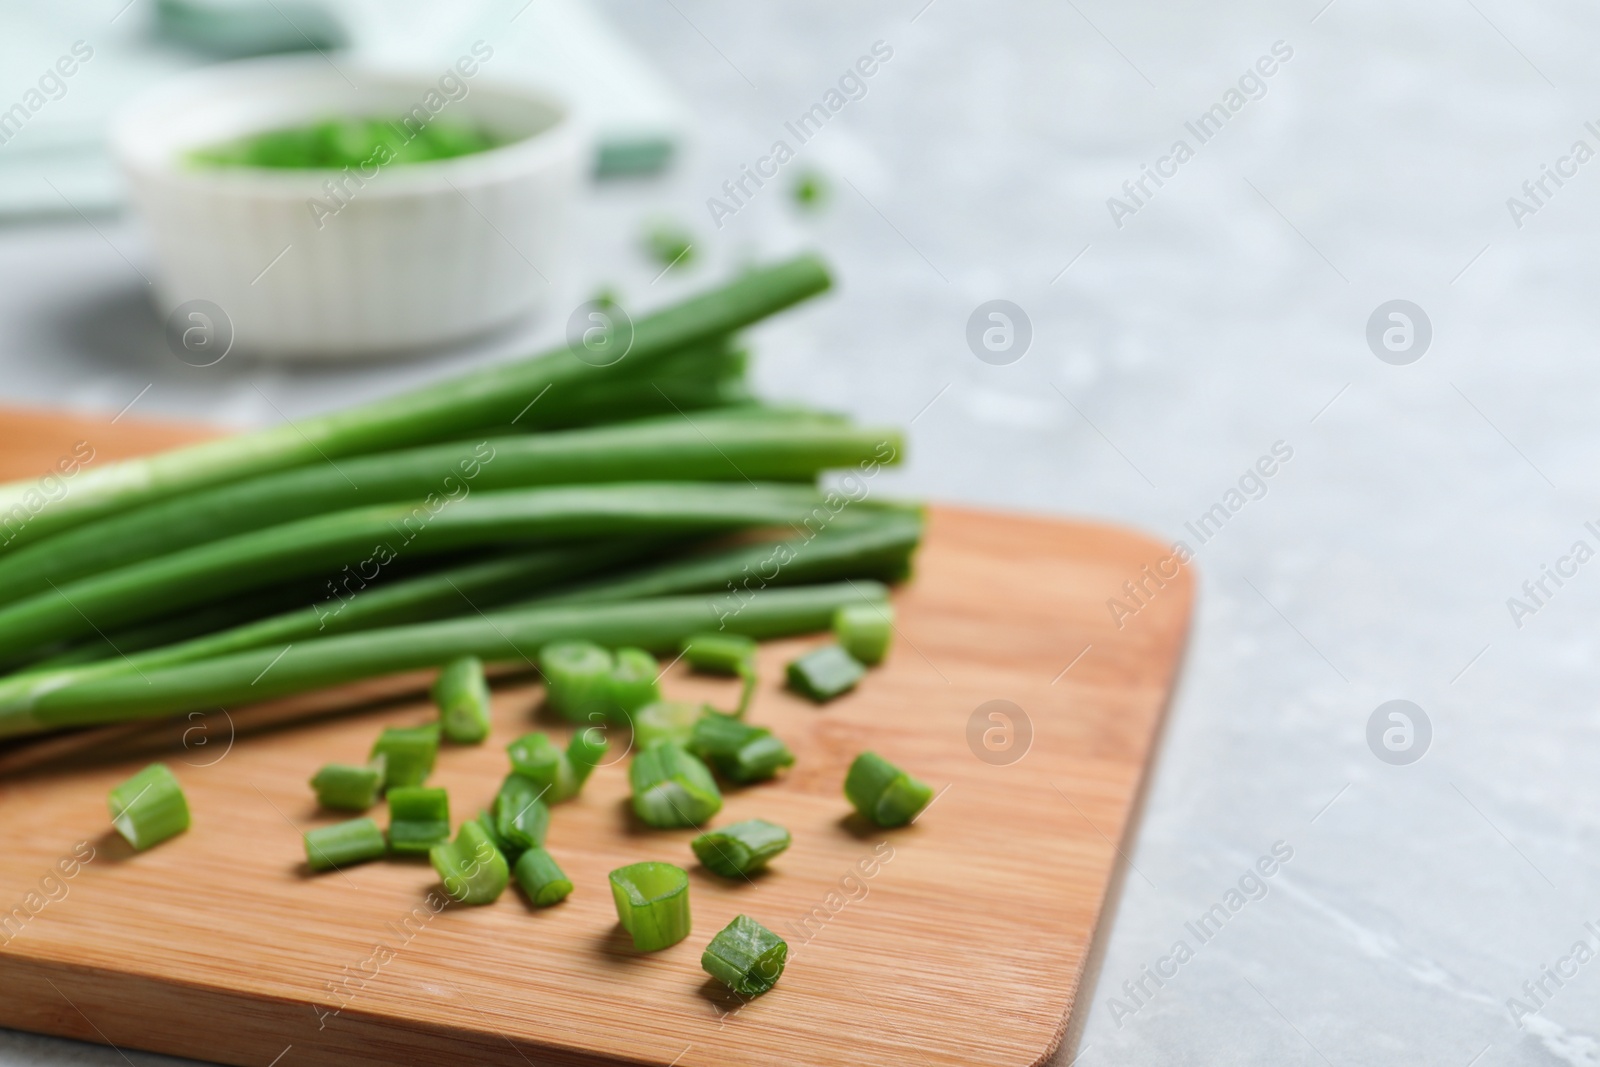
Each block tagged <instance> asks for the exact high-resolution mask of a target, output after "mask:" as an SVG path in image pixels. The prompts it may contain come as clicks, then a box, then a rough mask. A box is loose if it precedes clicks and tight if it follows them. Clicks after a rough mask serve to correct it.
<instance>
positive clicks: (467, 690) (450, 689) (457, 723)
mask: <svg viewBox="0 0 1600 1067" xmlns="http://www.w3.org/2000/svg"><path fill="white" fill-rule="evenodd" d="M433 702H434V703H435V704H437V705H438V707H439V725H440V727H441V728H443V730H444V736H445V737H447V738H449V739H450V740H451V741H454V742H455V743H456V744H458V745H476V744H479V743H481V742H482V741H483V739H484V738H486V737H488V736H489V682H488V680H487V679H485V678H484V676H483V661H482V660H480V659H479V658H478V657H477V656H462V657H461V658H460V659H453V660H451V661H450V662H449V663H447V664H445V667H444V670H442V671H440V672H439V677H438V679H437V680H435V681H434V683H433Z"/></svg>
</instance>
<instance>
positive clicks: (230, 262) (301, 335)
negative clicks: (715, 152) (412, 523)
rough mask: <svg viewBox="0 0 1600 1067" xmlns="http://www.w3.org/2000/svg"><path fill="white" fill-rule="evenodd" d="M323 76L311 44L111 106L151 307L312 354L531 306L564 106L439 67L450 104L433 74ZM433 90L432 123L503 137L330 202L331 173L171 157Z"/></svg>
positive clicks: (392, 110)
mask: <svg viewBox="0 0 1600 1067" xmlns="http://www.w3.org/2000/svg"><path fill="white" fill-rule="evenodd" d="M467 66H471V64H467V65H466V66H464V67H463V70H465V69H467ZM340 70H342V72H343V73H342V74H341V72H340ZM340 70H335V69H334V68H333V67H332V66H330V65H329V63H328V62H327V61H325V60H324V59H323V58H321V57H320V56H296V57H290V58H282V57H274V58H269V59H259V60H247V61H244V62H239V63H228V64H223V65H220V66H215V67H210V68H206V69H204V70H200V71H197V72H195V73H193V74H189V75H185V76H183V77H181V78H178V79H175V80H174V81H171V82H167V83H165V84H163V85H162V86H160V87H159V88H157V89H155V90H153V91H151V92H150V93H148V94H146V95H145V96H143V97H140V98H138V99H137V100H135V101H134V102H133V103H131V104H130V105H128V106H127V107H126V108H125V109H124V110H123V111H122V112H121V113H120V114H119V115H118V116H117V118H116V119H115V121H114V123H113V128H112V146H113V151H114V152H115V153H116V156H117V159H118V161H119V163H120V164H121V166H122V168H123V170H124V172H125V174H126V175H127V178H128V181H129V184H130V186H131V190H132V196H133V201H134V204H135V206H136V207H137V209H138V210H139V212H140V213H141V214H142V215H143V217H144V219H145V221H146V223H147V224H148V226H149V229H150V231H151V238H152V241H153V243H154V247H155V254H156V258H157V266H158V279H157V289H158V292H157V299H158V303H159V304H160V305H161V310H162V313H163V314H168V313H171V312H173V309H175V308H178V307H180V306H181V305H184V304H186V303H188V302H190V301H196V300H200V301H210V302H211V303H213V304H215V305H216V306H217V307H218V308H220V309H221V310H222V312H223V313H224V314H225V315H226V316H227V320H228V323H229V324H231V329H232V334H231V337H232V343H233V345H234V346H235V347H237V348H239V349H245V350H249V351H254V352H259V353H261V354H264V355H269V356H286V357H313V356H340V355H357V354H372V353H378V352H384V351H393V350H397V349H405V348H416V347H421V346H427V345H435V344H439V343H443V342H447V341H452V340H457V339H460V338H463V337H467V336H470V335H472V334H477V333H483V332H485V331H488V330H491V329H493V328H495V327H497V326H500V325H503V324H505V323H508V322H510V321H511V320H513V319H516V318H518V317H519V316H522V315H524V314H526V313H528V312H529V311H531V310H533V309H535V308H536V307H538V306H539V305H540V303H541V301H542V299H543V298H544V296H545V294H546V293H547V292H548V291H549V289H550V282H549V281H548V279H550V278H552V277H554V276H555V274H556V272H557V270H558V269H559V264H560V263H561V260H562V258H563V252H564V245H565V232H564V231H565V229H566V224H567V222H568V217H569V215H570V213H571V207H572V201H573V199H574V197H575V195H576V192H577V188H578V185H579V182H580V181H581V180H582V177H583V173H584V165H585V163H586V160H587V139H586V138H585V137H584V136H583V135H582V133H581V131H580V130H579V128H578V124H577V121H576V120H575V118H574V116H573V115H572V113H571V112H570V110H569V109H568V108H567V106H566V105H564V104H563V103H561V102H560V101H559V100H558V99H557V98H555V97H554V96H552V95H550V94H548V93H545V92H542V91H539V90H534V89H529V88H525V87H520V86H507V85H505V84H497V83H494V82H492V81H491V80H490V78H489V76H488V74H487V72H485V71H484V70H482V69H481V68H480V69H478V70H477V73H476V74H475V76H472V77H465V76H458V77H455V78H454V80H453V82H452V83H451V84H450V88H451V92H452V93H453V94H456V95H457V96H459V98H458V99H450V98H449V96H448V95H447V94H445V93H443V92H441V91H440V83H439V78H440V75H437V74H436V75H431V76H430V75H428V74H417V73H396V72H386V71H379V70H372V69H355V68H352V67H351V66H348V65H346V64H345V63H341V64H340ZM442 73H443V72H442V71H441V74H442ZM452 73H455V72H452ZM346 77H348V78H349V81H346V80H345V78H346ZM351 83H354V84H353V85H352V84H351ZM456 85H460V86H464V87H465V89H466V92H465V95H460V92H461V90H460V89H458V88H455V86H456ZM430 92H431V93H434V94H435V95H434V96H433V97H431V98H430V96H429V94H430ZM440 100H444V101H446V102H445V103H444V105H443V106H442V107H440V108H439V109H438V111H437V113H436V114H434V115H433V120H436V121H451V122H458V123H459V122H464V123H470V124H476V125H480V126H483V127H486V128H487V129H489V130H491V131H492V132H494V133H496V134H499V135H501V136H505V137H513V138H517V139H516V140H514V141H512V142H511V143H509V144H506V145H503V146H501V147H499V148H494V149H490V150H488V151H485V152H478V153H474V154H471V155H465V156H459V157H456V158H454V159H448V160H440V161H437V162H430V163H404V164H400V163H391V164H389V165H387V166H382V167H378V168H376V176H375V177H372V178H370V179H364V178H363V177H362V176H361V175H360V174H355V177H354V178H347V179H344V182H343V187H344V189H345V190H346V191H347V192H346V193H344V194H343V195H341V196H340V197H337V198H336V197H335V196H333V195H331V194H330V191H329V188H328V186H327V183H328V182H329V181H330V180H331V179H335V178H338V177H340V176H339V175H338V174H336V173H334V172H329V171H313V170H267V169H253V168H249V169H247V168H236V167H197V166H195V165H193V164H190V163H187V162H186V161H185V157H186V155H187V153H189V152H190V151H191V150H193V149H195V148H200V147H205V146H209V145H213V144H217V143H219V142H223V141H228V140H232V139H233V138H236V137H239V136H242V135H247V134H250V133H256V132H260V131H263V130H269V129H276V128H283V127H289V126H296V125H300V124H303V123H307V122H314V121H316V120H318V119H321V118H326V117H329V116H359V117H384V118H388V117H394V118H399V117H400V116H402V115H404V114H407V113H410V112H412V109H413V108H414V107H417V106H419V105H420V106H422V107H423V108H424V109H426V108H427V106H428V105H429V104H430V103H433V104H436V103H437V102H438V101H440ZM352 173H354V172H352ZM319 204H320V206H318V205H319ZM196 321H200V320H196ZM219 328H220V327H219Z"/></svg>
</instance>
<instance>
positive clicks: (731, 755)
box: [688, 714, 794, 785]
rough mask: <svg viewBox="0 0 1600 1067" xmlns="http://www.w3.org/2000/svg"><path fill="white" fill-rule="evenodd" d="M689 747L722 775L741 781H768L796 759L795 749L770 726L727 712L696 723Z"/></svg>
mask: <svg viewBox="0 0 1600 1067" xmlns="http://www.w3.org/2000/svg"><path fill="white" fill-rule="evenodd" d="M688 748H689V751H690V752H693V753H694V754H695V755H696V756H698V757H700V758H701V759H702V760H705V761H706V763H708V764H710V766H711V768H712V770H714V771H716V772H717V773H718V774H720V775H722V777H724V778H726V779H727V780H728V781H730V782H738V783H740V784H741V785H742V784H745V783H747V782H760V781H765V780H766V779H768V778H771V777H772V776H773V775H775V774H777V773H778V771H780V770H782V769H783V768H784V767H788V766H790V765H791V764H793V763H794V753H793V752H790V751H789V747H788V746H787V745H785V744H784V743H783V742H782V741H781V740H780V739H779V738H778V736H777V735H776V734H774V733H773V732H772V731H771V730H768V729H767V728H766V727H764V726H750V725H748V724H746V723H743V722H740V721H739V720H738V719H734V718H730V717H729V716H727V715H716V714H712V715H707V716H705V717H703V718H702V719H700V721H699V722H697V723H695V724H694V731H693V732H692V733H691V734H690V736H689V745H688Z"/></svg>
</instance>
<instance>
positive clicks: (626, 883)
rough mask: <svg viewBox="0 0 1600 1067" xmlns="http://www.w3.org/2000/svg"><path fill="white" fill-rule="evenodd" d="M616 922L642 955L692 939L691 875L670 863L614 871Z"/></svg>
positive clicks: (612, 897)
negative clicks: (690, 928)
mask: <svg viewBox="0 0 1600 1067" xmlns="http://www.w3.org/2000/svg"><path fill="white" fill-rule="evenodd" d="M611 899H612V900H613V901H615V902H616V905H617V919H618V921H620V922H621V923H622V928H623V929H624V930H626V931H628V933H629V934H630V935H631V936H632V937H633V947H634V948H636V949H638V950H639V951H640V952H657V951H659V950H661V949H664V948H666V947H667V946H669V945H676V944H677V943H678V942H679V941H682V940H683V939H684V938H686V937H688V936H689V875H688V872H686V871H685V870H684V869H683V868H682V867H675V866H673V865H672V864H670V863H633V864H629V865H628V866H626V867H618V868H617V869H616V870H614V871H612V872H611Z"/></svg>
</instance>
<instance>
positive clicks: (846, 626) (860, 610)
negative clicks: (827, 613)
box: [833, 604, 894, 667]
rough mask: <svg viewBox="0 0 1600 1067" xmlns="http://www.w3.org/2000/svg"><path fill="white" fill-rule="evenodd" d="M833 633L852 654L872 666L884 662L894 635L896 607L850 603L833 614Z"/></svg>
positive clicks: (852, 656) (851, 655) (856, 658)
mask: <svg viewBox="0 0 1600 1067" xmlns="http://www.w3.org/2000/svg"><path fill="white" fill-rule="evenodd" d="M833 632H834V634H835V635H836V636H837V637H838V638H839V644H840V645H842V646H843V647H844V650H845V651H846V652H848V653H850V657H851V658H852V659H854V660H858V661H859V662H861V663H864V664H866V665H867V666H869V667H872V666H876V665H877V664H879V663H882V662H883V657H884V656H885V655H886V654H887V653H888V651H889V641H890V640H891V639H892V638H893V637H894V608H893V607H892V606H890V605H888V604H847V605H845V606H844V607H842V608H840V609H839V610H838V611H836V612H834V613H833Z"/></svg>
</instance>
